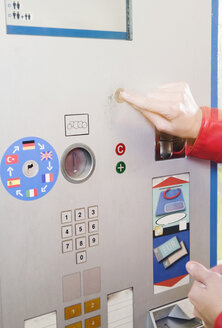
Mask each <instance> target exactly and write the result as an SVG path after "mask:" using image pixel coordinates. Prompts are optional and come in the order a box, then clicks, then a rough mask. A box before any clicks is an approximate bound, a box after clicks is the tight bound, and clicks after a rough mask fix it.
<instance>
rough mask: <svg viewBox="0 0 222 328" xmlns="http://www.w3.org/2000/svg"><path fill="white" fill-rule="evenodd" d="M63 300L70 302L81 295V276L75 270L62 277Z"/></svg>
mask: <svg viewBox="0 0 222 328" xmlns="http://www.w3.org/2000/svg"><path fill="white" fill-rule="evenodd" d="M62 284H63V301H64V302H70V301H72V300H74V299H76V298H79V297H81V276H80V272H76V273H73V274H70V275H67V276H64V277H63V280H62Z"/></svg>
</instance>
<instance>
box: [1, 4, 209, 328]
mask: <svg viewBox="0 0 222 328" xmlns="http://www.w3.org/2000/svg"><path fill="white" fill-rule="evenodd" d="M6 3H8V1H7V2H4V1H3V0H1V2H0V22H1V23H0V40H1V42H0V59H1V60H0V72H1V74H0V81H1V92H0V95H1V96H0V104H1V120H0V129H1V143H0V155H1V158H2V161H3V162H4V163H6V160H7V159H8V161H10V163H8V164H5V165H4V166H6V165H9V164H11V165H9V166H10V167H11V168H12V169H14V171H12V170H11V169H10V170H7V167H6V169H5V170H4V172H3V170H2V166H1V179H2V182H1V184H0V194H1V196H0V208H1V219H0V283H1V288H0V293H1V295H0V312H1V314H2V315H1V319H0V327H1V328H11V327H16V328H23V327H25V324H26V326H27V327H30V325H32V324H33V322H36V320H34V321H30V320H31V319H33V318H35V317H38V316H44V315H47V316H46V317H41V318H39V319H38V322H41V324H42V322H43V323H44V322H46V321H45V320H46V319H44V318H52V320H53V322H55V313H56V322H57V323H56V325H57V327H59V328H61V327H66V326H67V327H72V328H73V327H74V328H79V327H100V326H101V327H104V328H105V327H109V328H111V327H112V326H111V323H109V325H108V311H109V310H108V309H110V308H111V306H112V305H113V304H114V306H115V304H116V302H115V297H116V298H118V297H120V300H121V302H123V301H126V302H128V303H127V304H128V306H129V307H128V309H129V318H130V322H131V324H132V313H131V312H130V311H131V309H132V307H131V305H130V304H131V302H133V327H134V328H139V327H146V321H147V320H146V318H147V313H148V311H149V310H151V309H154V308H156V307H159V306H162V305H165V304H168V303H171V302H175V301H177V300H179V299H181V298H184V297H186V295H187V292H188V290H189V287H190V285H189V283H188V284H185V285H183V286H178V287H177V288H169V289H168V290H166V291H164V292H161V293H157V294H154V273H153V261H154V256H155V255H154V253H153V227H154V226H153V179H156V178H165V177H174V176H180V175H181V174H189V193H188V195H186V194H185V193H184V190H183V189H182V191H183V197H184V199H185V197H188V198H189V220H190V221H189V234H190V235H189V238H190V244H189V248H190V250H189V256H190V258H192V259H195V260H198V261H200V262H202V263H203V264H205V265H207V266H208V265H209V261H210V247H209V245H210V232H209V231H210V164H209V162H207V161H206V162H203V161H200V160H197V159H189V158H177V159H171V160H165V161H155V146H154V145H155V132H154V130H153V128H152V127H151V126H149V125H148V124H147V122H146V121H145V120H144V119H143V118H142V117H141V116H140V114H139V113H137V112H135V111H134V110H132V109H131V108H129V106H128V105H126V104H118V103H116V102H115V100H114V99H113V96H112V95H113V92H114V91H115V90H116V89H117V88H119V87H123V88H126V89H131V90H134V91H138V92H140V93H146V92H147V91H148V90H149V89H151V88H154V87H156V86H158V85H160V84H163V83H166V82H171V81H172V82H174V81H187V82H188V83H189V84H190V86H191V89H192V92H193V94H194V95H195V98H196V101H197V103H199V104H200V105H201V104H204V105H210V66H211V62H210V61H211V58H210V54H211V31H210V26H211V6H210V2H209V1H207V0H204V1H203V0H197V1H195V2H193V1H191V0H186V1H184V0H181V1H178V0H168V1H165V2H162V1H160V0H155V1H154V0H152V1H145V0H143V1H135V2H134V3H133V6H132V20H133V40H132V41H129V40H101V39H92V38H88V39H87V38H84V39H83V38H66V37H56V38H52V37H47V36H44V37H43V36H31V35H8V34H7V33H6V25H7V20H6V12H7V10H6V11H5V4H6ZM16 3H17V1H16ZM20 3H22V0H21V1H20ZM12 5H13V3H12ZM97 9H98V12H99V11H100V7H99V6H98V8H97ZM200 13H201V14H200ZM48 14H49V13H48ZM45 15H46V16H47V12H46V13H45ZM197 22H198V23H197ZM18 140H21V142H22V143H21V144H20V148H19V152H18V149H17V151H15V153H13V151H14V150H15V148H13V147H15V146H16V144H15V143H16V142H17V141H18ZM40 140H43V141H45V142H46V144H47V145H50V146H52V147H53V148H52V149H53V150H54V151H55V153H53V155H55V156H54V157H53V160H54V158H55V157H56V156H58V160H59V169H58V172H59V174H58V178H57V180H56V181H55V180H53V181H52V179H53V177H52V175H50V174H52V173H54V174H55V175H56V173H57V171H55V172H52V169H51V170H50V169H47V167H49V168H50V165H51V166H53V169H54V168H55V166H54V165H53V160H52V159H51V158H50V154H49V152H50V151H51V150H52V149H51V148H50V149H48V148H47V149H46V148H45V149H40V147H41V145H42V144H41V142H39V141H40ZM32 141H34V144H35V145H33V142H32ZM37 141H38V142H37ZM23 142H24V144H26V146H25V148H23ZM38 143H40V146H39V145H38ZM27 144H28V145H29V146H27ZM120 144H121V145H120ZM122 144H124V146H125V148H124V146H123V145H122ZM117 145H119V146H118V147H117ZM12 146H13V147H12ZM10 147H12V148H10ZM27 147H28V148H27ZM29 147H30V148H29ZM33 147H35V149H33ZM116 147H117V148H116ZM7 150H10V153H5V152H6V151H7ZM34 151H38V154H37V155H36V156H39V157H38V160H37V159H35V158H34V157H33V156H32V155H30V156H28V160H29V161H30V160H31V161H35V162H36V163H33V162H31V163H30V162H28V163H27V166H24V165H25V163H26V162H27V160H26V159H25V156H26V155H25V154H27V152H30V153H29V154H32V152H34ZM41 152H42V153H43V155H41V154H40V153H41ZM17 154H18V155H19V156H18V161H19V160H20V161H21V164H22V165H21V168H20V171H18V172H19V173H18V175H17V176H14V175H13V174H14V173H13V172H15V171H16V170H15V167H16V165H18V163H17V157H16V156H15V155H17ZM9 155H10V156H11V157H10V158H8V157H7V158H6V156H9ZM13 156H14V157H13ZM41 156H42V157H41ZM66 160H67V161H66ZM11 161H13V162H11ZM3 162H2V163H3ZM49 162H51V164H49ZM70 163H73V170H72V171H70ZM36 164H37V165H36ZM45 164H47V165H45ZM13 165H14V166H13ZM44 165H45V166H44ZM65 165H67V166H65ZM62 167H63V169H62ZM64 167H66V169H64ZM37 168H39V169H38V170H37ZM41 170H45V171H44V172H43V171H41ZM10 172H11V173H10ZM16 172H17V171H16ZM24 172H25V173H26V176H25V179H26V180H25V181H26V182H27V183H29V182H30V181H31V182H32V181H34V179H35V177H39V180H38V182H37V183H36V184H34V183H30V185H29V186H28V187H27V188H25V189H24V190H25V193H24V194H23V190H22V189H21V188H20V189H19V187H20V186H21V182H22V178H23V177H24ZM36 172H37V173H36ZM7 174H8V176H7ZM10 174H11V175H12V176H10ZM30 175H31V177H30ZM21 177H22V178H21ZM33 177H34V178H33ZM14 178H15V179H16V180H13V181H8V180H10V179H14ZM19 179H20V180H19ZM27 179H33V180H27ZM4 181H5V182H4ZM52 183H53V184H54V185H53V187H52V188H51V190H49V192H45V193H44V188H45V191H48V190H47V188H49V187H45V186H46V185H47V186H50V184H52ZM3 184H4V185H3ZM19 184H20V185H19ZM9 187H10V188H9ZM13 188H14V189H13ZM41 188H43V189H41ZM181 188H182V187H181ZM36 189H37V190H38V195H39V193H43V194H44V195H43V196H42V197H37V196H36ZM12 190H14V193H15V196H16V197H13V196H12V194H11V193H12ZM19 190H22V191H21V192H18V191H19ZM42 190H43V191H42ZM9 191H10V192H9ZM16 191H17V195H16ZM26 191H28V193H27V194H26ZM19 194H22V195H23V197H28V198H30V199H29V201H24V200H22V196H21V195H19ZM19 197H21V199H20V198H19ZM186 206H187V203H186ZM170 208H171V207H170ZM186 209H187V207H186ZM158 238H159V237H158ZM179 241H180V242H181V240H179ZM172 266H173V265H172ZM172 266H171V267H169V268H168V269H166V270H171V268H172ZM124 291H125V293H124ZM118 292H122V293H118ZM115 293H117V294H115ZM111 296H112V297H111ZM109 300H112V303H109V306H108V305H107V302H109ZM113 301H114V302H113ZM115 315H116V314H115V312H114V316H115ZM112 318H113V317H112ZM50 320H51V319H50ZM118 320H121V316H119V317H118ZM53 324H54V323H53ZM39 327H41V326H39ZM39 327H38V328H39ZM122 327H124V328H126V327H131V326H129V325H128V326H127V325H125V326H123V324H122Z"/></svg>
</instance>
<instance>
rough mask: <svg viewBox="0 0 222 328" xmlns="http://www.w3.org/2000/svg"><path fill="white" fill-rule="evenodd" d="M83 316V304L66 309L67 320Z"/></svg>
mask: <svg viewBox="0 0 222 328" xmlns="http://www.w3.org/2000/svg"><path fill="white" fill-rule="evenodd" d="M81 314H82V308H81V303H80V304H76V305H72V306H69V307H66V308H65V320H69V319H71V318H75V317H78V316H80V315H81Z"/></svg>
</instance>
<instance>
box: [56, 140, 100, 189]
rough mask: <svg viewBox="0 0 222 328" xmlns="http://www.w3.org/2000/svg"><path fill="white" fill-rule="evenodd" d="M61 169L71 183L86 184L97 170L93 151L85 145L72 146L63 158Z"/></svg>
mask: <svg viewBox="0 0 222 328" xmlns="http://www.w3.org/2000/svg"><path fill="white" fill-rule="evenodd" d="M61 169H62V173H63V175H64V177H65V178H66V180H68V181H69V182H72V183H81V182H84V181H86V180H87V179H89V177H90V176H91V175H92V173H93V171H94V169H95V156H94V154H93V152H92V150H91V149H90V148H89V147H87V146H85V145H82V144H75V145H72V146H70V147H69V148H68V149H66V151H65V152H64V154H63V156H62V165H61Z"/></svg>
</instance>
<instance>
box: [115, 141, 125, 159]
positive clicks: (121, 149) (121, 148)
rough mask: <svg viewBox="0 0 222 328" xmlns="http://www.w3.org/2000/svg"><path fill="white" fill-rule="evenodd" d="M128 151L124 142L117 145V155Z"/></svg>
mask: <svg viewBox="0 0 222 328" xmlns="http://www.w3.org/2000/svg"><path fill="white" fill-rule="evenodd" d="M125 151H126V146H125V145H124V144H123V143H119V144H118V145H117V146H116V153H117V155H119V156H121V155H123V154H124V153H125Z"/></svg>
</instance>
